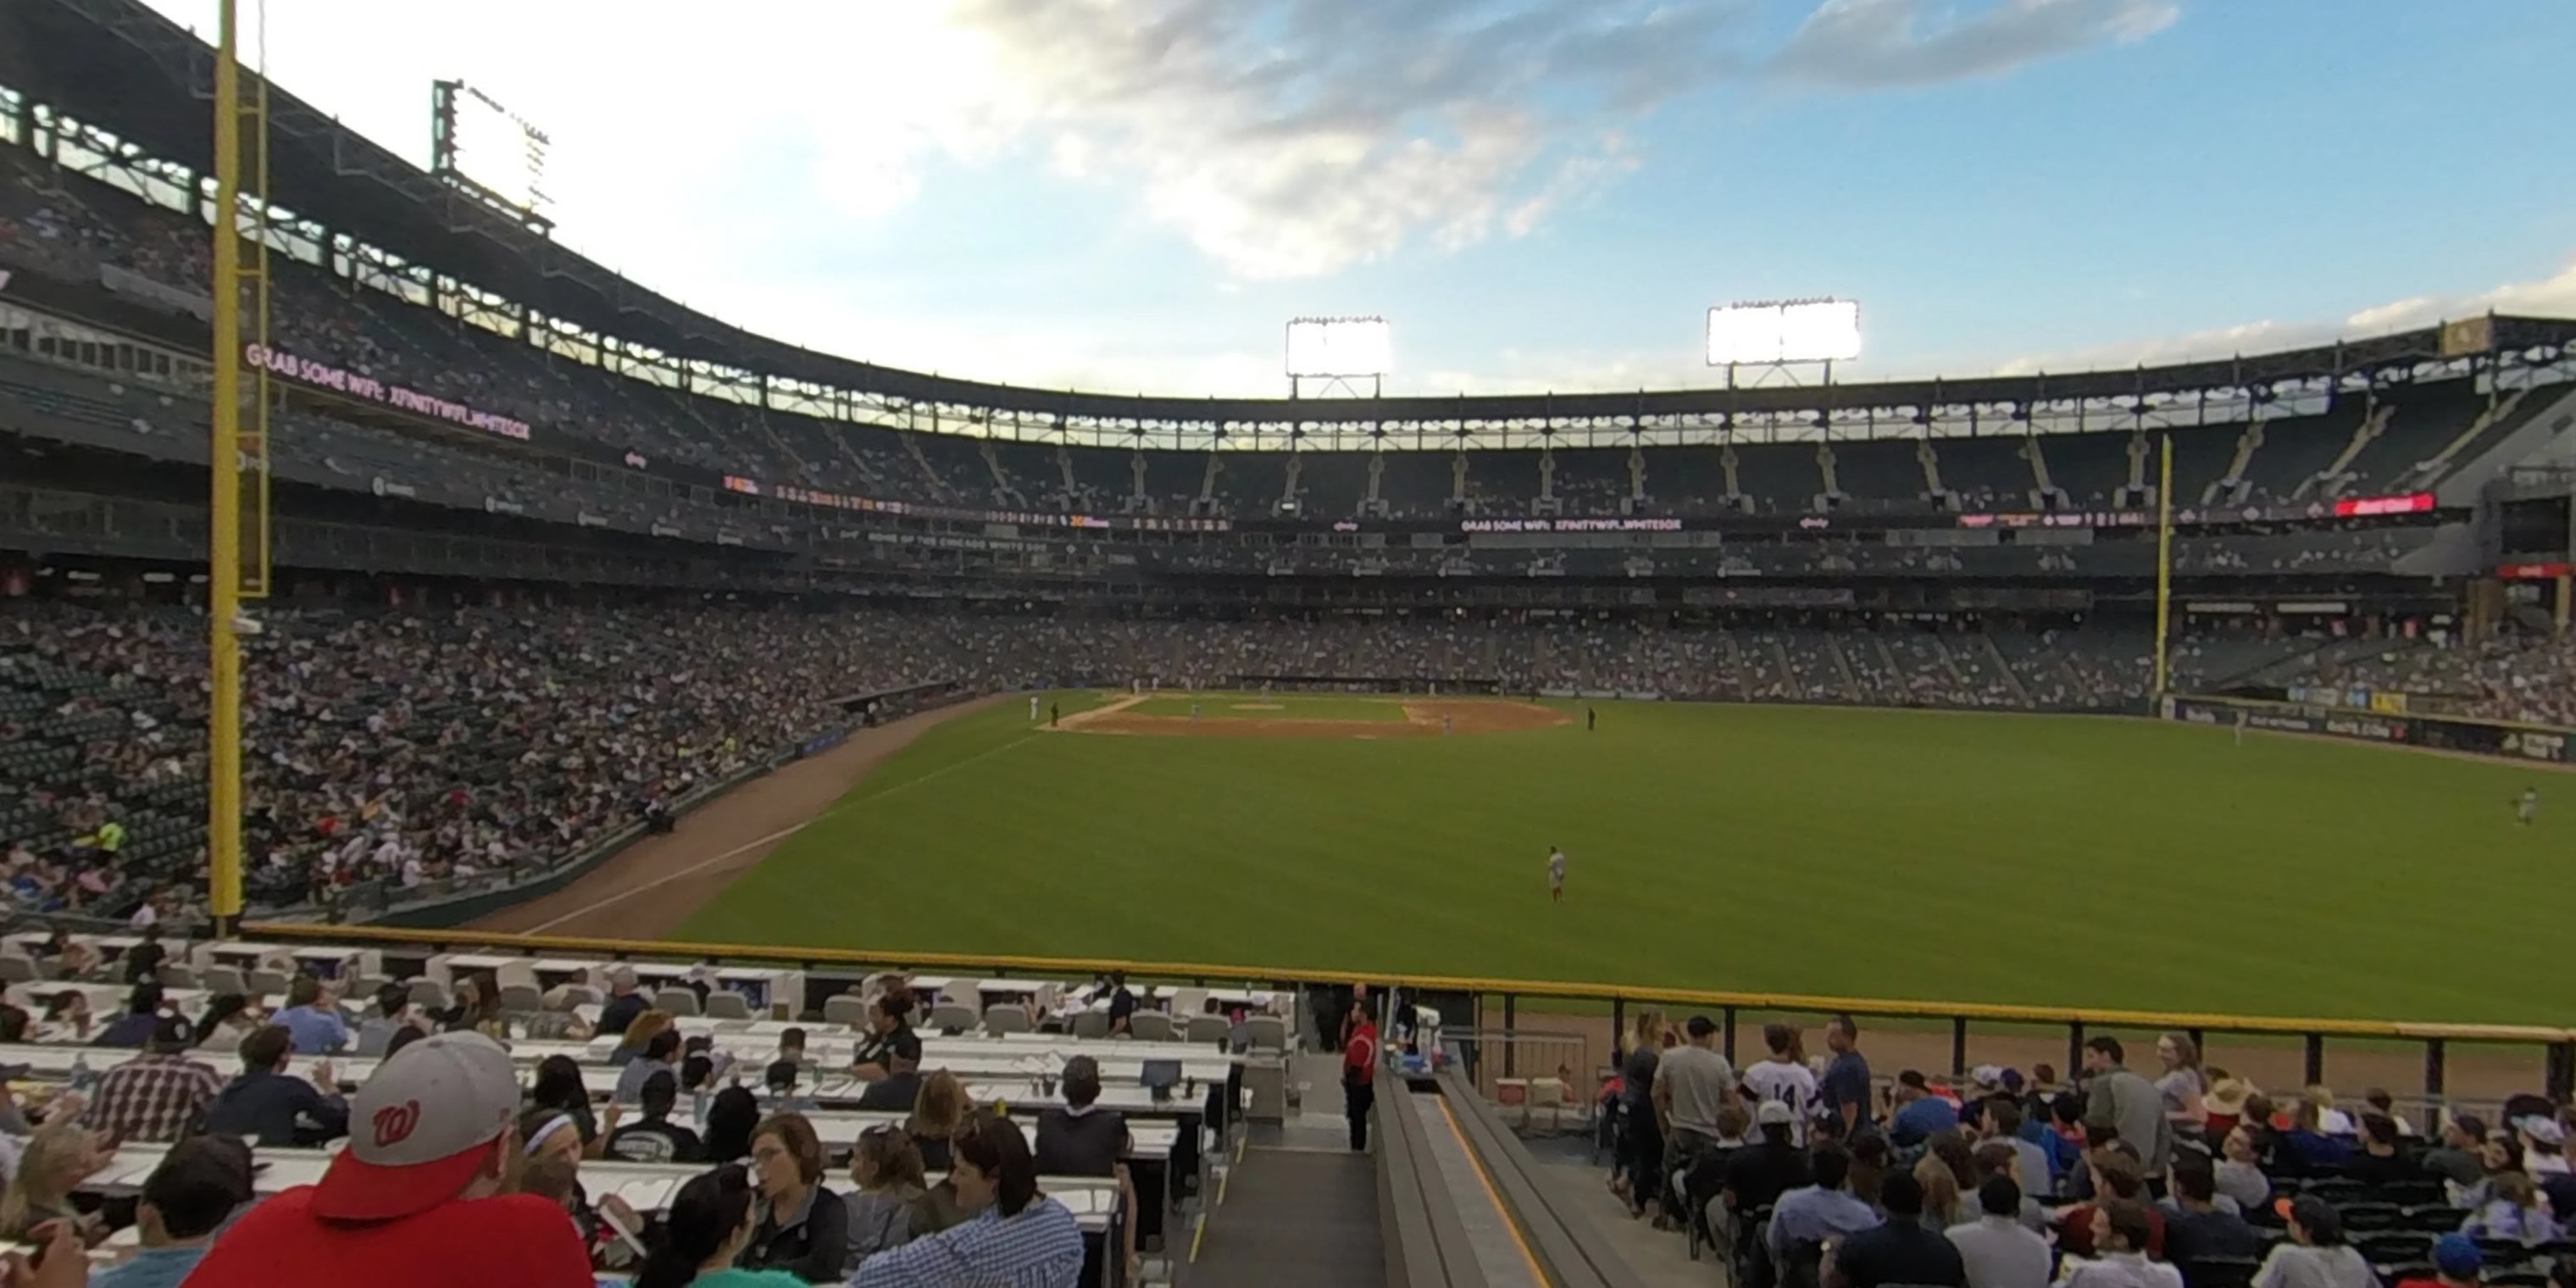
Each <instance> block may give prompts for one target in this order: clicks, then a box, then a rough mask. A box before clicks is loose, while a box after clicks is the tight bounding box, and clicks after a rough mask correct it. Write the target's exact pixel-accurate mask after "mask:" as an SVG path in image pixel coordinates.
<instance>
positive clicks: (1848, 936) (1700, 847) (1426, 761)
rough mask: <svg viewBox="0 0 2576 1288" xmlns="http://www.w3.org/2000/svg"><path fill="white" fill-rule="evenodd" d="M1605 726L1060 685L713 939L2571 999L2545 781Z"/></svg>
mask: <svg viewBox="0 0 2576 1288" xmlns="http://www.w3.org/2000/svg"><path fill="white" fill-rule="evenodd" d="M1048 706H1054V707H1056V708H1058V709H1059V710H1060V712H1061V723H1060V724H1059V725H1057V726H1056V727H1049V726H1048V721H1047V719H1046V716H1045V710H1046V708H1047V707H1048ZM1598 710H1599V717H1600V719H1599V727H1598V728H1597V729H1587V728H1586V725H1585V720H1584V706H1583V704H1578V703H1549V704H1544V705H1534V704H1528V703H1519V702H1505V701H1486V700H1457V701H1448V700H1443V701H1433V700H1427V699H1426V700H1398V699H1394V698H1375V697H1359V696H1339V695H1336V696H1306V695H1268V694H1237V695H1216V694H1210V695H1196V696H1188V695H1171V694H1164V695H1159V696H1155V697H1152V698H1148V699H1144V700H1141V701H1140V700H1137V699H1134V698H1132V697H1131V696H1129V695H1124V694H1090V693H1059V694H1049V695H1043V698H1042V703H1041V714H1040V717H1039V719H1037V720H1035V721H1032V720H1031V719H1030V718H1029V709H1028V706H1027V704H1026V702H1025V701H1024V700H1023V699H1021V698H1007V699H1003V700H1001V701H999V702H998V703H995V704H991V705H986V706H982V707H980V708H977V709H975V710H973V711H971V712H968V713H966V714H963V715H960V716H957V717H956V718H953V719H948V720H945V721H943V722H941V723H937V724H936V725H933V726H931V727H928V728H926V730H924V731H923V732H921V733H920V734H919V736H918V737H917V738H914V739H913V740H911V741H910V742H909V743H908V745H904V746H902V747H901V749H900V750H896V751H894V752H892V754H891V755H890V756H888V757H887V758H886V759H885V760H884V761H883V762H882V763H880V764H877V765H875V767H874V768H873V770H871V771H870V772H868V773H867V774H866V775H865V777H863V778H862V779H861V780H860V781H859V782H858V784H857V786H856V787H855V788H853V789H851V790H850V791H849V792H848V794H847V795H846V796H843V797H842V798H841V799H839V800H838V801H836V802H834V803H832V804H830V805H829V806H828V807H826V808H824V809H823V810H822V811H821V812H820V813H818V814H814V815H812V821H811V822H810V823H808V824H806V825H805V826H803V827H802V828H801V830H797V831H795V832H794V833H793V834H792V835H787V836H785V837H784V839H783V840H779V841H777V843H776V845H775V848H774V849H769V850H768V851H767V853H766V857H765V858H759V859H757V861H756V862H755V863H754V864H753V865H752V866H750V867H748V868H746V869H744V870H742V871H740V872H739V874H738V875H732V876H731V877H730V879H729V880H727V881H726V882H725V883H724V884H723V885H722V888H721V889H719V890H716V891H715V892H714V893H713V894H712V895H711V896H710V897H708V898H707V900H706V901H705V902H704V903H703V905H702V906H699V907H698V908H697V910H696V911H695V912H694V913H693V914H691V915H689V916H688V918H687V920H686V921H685V923H684V924H683V925H681V926H680V927H679V932H678V933H679V935H680V936H681V937H684V938H691V939H704V940H712V941H722V942H736V943H777V944H802V945H819V946H844V947H854V948H867V949H884V950H915V951H938V950H948V951H961V952H991V953H996V954H1020V953H1027V954H1048V955H1065V956H1112V957H1124V958H1137V959H1157V960H1182V961H1197V962H1210V963H1235V964H1243V965H1247V966H1275V967H1279V968H1283V969H1303V970H1315V971H1321V970H1324V969H1327V968H1330V969H1336V970H1354V971H1356V970H1388V971H1420V972H1434V973H1441V974H1455V975H1493V976H1509V977H1515V978H1524V979H1557V980H1572V981H1616V982H1620V983H1625V984H1634V985H1672V986H1680V987H1699V988H1722V989H1737V990H1746V991H1778V992H1799V993H1824V994H1844V995H1856V996H1869V997H1893V998H1922V999H1938V1000H1948V1001H1991V1002H2006V1003H2023V1004H2041V1005H2046V1004H2064V1005H2083V1006H2089V1007H2138V1008H2155V1009H2207V1010H2217V1011H2231V1012H2238V1013H2257V1014H2269V1015H2312V1016H2324V1017H2354V1018H2408V1019H2439V1020H2451V1021H2464V1022H2466V1021H2496V1022H2564V1020H2565V1018H2566V1015H2565V1011H2564V1007H2563V999H2562V998H2561V997H2559V995H2558V993H2557V990H2556V987H2555V984H2554V981H2556V980H2557V979H2558V978H2559V976H2558V970H2559V969H2560V967H2561V966H2562V964H2563V958H2564V948H2563V945H2564V943H2565V933H2566V928H2567V917H2568V909H2569V907H2570V904H2569V901H2568V899H2567V897H2566V896H2567V892H2568V890H2569V889H2570V876H2569V872H2570V868H2571V866H2576V782H2570V781H2569V780H2564V779H2560V778H2558V777H2556V776H2555V775H2550V774H2547V773H2545V772H2543V771H2538V770H2534V769H2530V768H2526V767H2522V766H2516V765H2510V764H2502V763H2491V762H2482V761H2473V760H2468V759H2463V758H2455V757H2447V756H2439V755H2428V754H2420V753H2411V752H2403V751H2394V750H2389V749H2384V748H2378V747H2369V746H2361V745H2354V744H2347V743H2341V742H2333V741H2327V740H2322V739H2310V738H2302V737H2294V736H2281V735H2264V734H2255V735H2251V736H2249V737H2248V738H2247V739H2246V740H2245V742H2244V743H2243V745H2241V746H2240V745H2237V744H2236V742H2235V739H2234V737H2233V734H2232V732H2231V731H2229V730H2226V729H2213V728H2206V727H2192V726H2183V725H2177V724H2161V723H2155V722H2150V721H2146V720H2136V719H2123V718H2109V717H2104V718H2093V717H2061V716H2029V715H1969V714H1955V713H1942V712H1910V711H1880V710H1841V709H1821V708H1796V707H1760V706H1720V705H1700V704H1657V703H1602V704H1598ZM2532 784H2536V785H2537V786H2538V787H2539V788H2540V790H2541V792H2542V796H2543V801H2544V804H2543V807H2542V809H2541V813H2540V819H2539V822H2538V824H2537V825H2536V826H2532V827H2523V826H2520V825H2518V824H2516V823H2515V822H2514V819H2513V811H2512V809H2511V807H2510V803H2509V802H2510V800H2511V798H2512V797H2514V796H2515V795H2517V794H2518V793H2519V792H2520V791H2521V790H2522V789H2523V788H2524V787H2525V786H2526V785H2532ZM2562 784H2565V786H2563V787H2562ZM2562 797H2563V798H2566V803H2565V804H2564V805H2563V806H2562V805H2560V804H2558V798H2562ZM764 839H767V838H764ZM1550 846H1562V847H1564V849H1565V851H1566V853H1567V855H1568V856H1569V862H1568V876H1567V882H1566V897H1565V899H1564V901H1563V902H1562V903H1551V901H1550V900H1549V898H1548V890H1547V877H1546V858H1547V853H1548V850H1549V847H1550Z"/></svg>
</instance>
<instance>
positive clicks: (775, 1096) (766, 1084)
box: [760, 1060, 903, 1114]
mask: <svg viewBox="0 0 2576 1288" xmlns="http://www.w3.org/2000/svg"><path fill="white" fill-rule="evenodd" d="M804 1072H805V1067H804V1066H803V1065H800V1064H798V1063H796V1062H795V1061H793V1060H772V1061H770V1062H769V1067H768V1068H767V1069H765V1070H762V1071H761V1080H760V1081H761V1090H762V1092H763V1093H764V1094H763V1095H762V1096H761V1102H760V1107H761V1108H762V1109H764V1110H766V1111H768V1112H770V1113H773V1114H810V1113H812V1112H814V1111H815V1110H816V1109H817V1108H820V1106H819V1105H817V1104H816V1103H815V1100H814V1098H813V1097H812V1096H800V1095H797V1094H796V1079H797V1077H798V1076H799V1075H801V1074H802V1073H804ZM879 1081H883V1079H879ZM869 1085H870V1086H871V1087H873V1086H874V1085H875V1084H873V1083H871V1084H869ZM860 1094H861V1095H862V1096H863V1097H864V1096H865V1094H866V1093H865V1092H862V1093H860ZM902 1107H903V1106H900V1105H897V1106H895V1108H898V1109H900V1108H902Z"/></svg>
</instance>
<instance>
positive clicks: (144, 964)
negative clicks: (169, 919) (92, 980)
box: [116, 903, 170, 984]
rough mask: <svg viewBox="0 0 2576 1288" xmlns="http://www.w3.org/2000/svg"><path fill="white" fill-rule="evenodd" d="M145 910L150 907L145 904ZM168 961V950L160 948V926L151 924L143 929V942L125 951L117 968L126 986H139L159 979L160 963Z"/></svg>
mask: <svg viewBox="0 0 2576 1288" xmlns="http://www.w3.org/2000/svg"><path fill="white" fill-rule="evenodd" d="M143 906H144V907H146V908H149V907H151V906H152V905H151V904H149V903H146V904H144V905H143ZM169 959H170V950H169V949H167V948H164V947H162V946H161V925H160V923H159V922H157V921H156V922H152V923H150V924H148V925H146V926H144V927H143V942H142V943H139V944H136V945H135V946H133V947H132V948H128V949H126V950H125V955H124V956H123V957H120V958H118V959H117V963H116V964H117V967H118V969H119V970H120V972H121V973H122V974H123V975H124V976H125V982H126V983H128V984H141V983H144V982H145V981H147V980H151V981H157V980H159V979H160V978H161V963H163V962H165V961H168V960H169Z"/></svg>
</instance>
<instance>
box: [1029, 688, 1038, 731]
mask: <svg viewBox="0 0 2576 1288" xmlns="http://www.w3.org/2000/svg"><path fill="white" fill-rule="evenodd" d="M1037 720H1038V695H1036V694H1034V693H1032V694H1030V695H1029V723H1031V724H1036V723H1037Z"/></svg>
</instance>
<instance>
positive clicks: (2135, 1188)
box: [2057, 1141, 2165, 1257]
mask: <svg viewBox="0 0 2576 1288" xmlns="http://www.w3.org/2000/svg"><path fill="white" fill-rule="evenodd" d="M2088 1161H2089V1162H2090V1164H2091V1166H2092V1170H2093V1181H2094V1187H2095V1190H2096V1194H2095V1197H2094V1198H2093V1199H2092V1201H2090V1202H2086V1203H2078V1204H2076V1205H2075V1206H2073V1207H2070V1208H2067V1209H2066V1210H2065V1211H2063V1212H2060V1213H2059V1214H2058V1221H2057V1246H2058V1247H2060V1248H2062V1249H2064V1250H2066V1251H2068V1252H2071V1253H2074V1254H2075V1255H2077V1256H2091V1255H2093V1234H2094V1232H2095V1231H2096V1230H2098V1229H2100V1228H2101V1227H2100V1225H2099V1224H2098V1223H2097V1222H2096V1221H2095V1220H2094V1217H2095V1215H2096V1214H2098V1213H2099V1212H2100V1211H2101V1209H2102V1206H2103V1205H2104V1204H2107V1203H2114V1202H2121V1201H2126V1202H2130V1203H2136V1204H2139V1205H2140V1206H2142V1207H2145V1208H2146V1221H2147V1227H2148V1229H2147V1235H2146V1238H2144V1239H2143V1240H2141V1241H2140V1242H2139V1244H2138V1246H2139V1247H2140V1248H2141V1249H2142V1250H2144V1251H2145V1252H2146V1253H2147V1255H2149V1256H2156V1257H2160V1256H2163V1255H2164V1247H2165V1215H2164V1212H2163V1210H2162V1209H2160V1208H2156V1207H2151V1206H2146V1201H2147V1192H2146V1191H2147V1187H2146V1177H2145V1175H2144V1174H2143V1173H2142V1172H2141V1170H2140V1169H2139V1167H2138V1156H2137V1153H2136V1151H2134V1150H2132V1149H2130V1148H2129V1144H2128V1142H2126V1141H2119V1142H2115V1143H2114V1144H2112V1145H2110V1146H2106V1147H2104V1148H2102V1149H2097V1150H2095V1151H2093V1154H2092V1157H2091V1158H2090V1159H2089V1160H2088Z"/></svg>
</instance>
